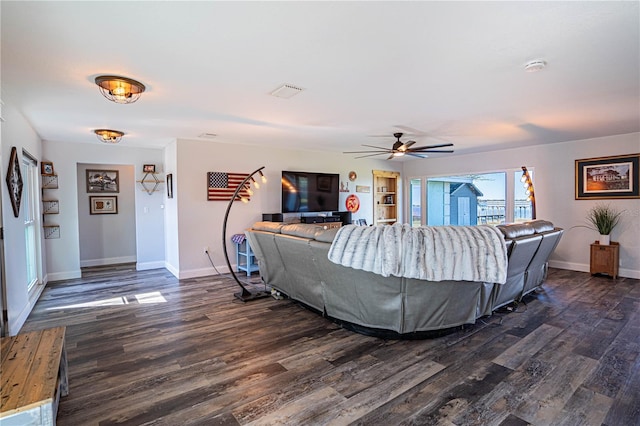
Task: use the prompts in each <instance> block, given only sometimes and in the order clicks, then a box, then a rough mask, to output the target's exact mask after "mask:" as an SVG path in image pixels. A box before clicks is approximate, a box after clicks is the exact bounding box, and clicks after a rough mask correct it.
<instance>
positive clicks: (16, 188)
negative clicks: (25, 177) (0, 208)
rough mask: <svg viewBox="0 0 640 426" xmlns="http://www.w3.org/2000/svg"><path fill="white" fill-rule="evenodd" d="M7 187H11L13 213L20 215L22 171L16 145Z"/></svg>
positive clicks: (12, 153) (11, 159)
mask: <svg viewBox="0 0 640 426" xmlns="http://www.w3.org/2000/svg"><path fill="white" fill-rule="evenodd" d="M7 187H8V188H9V198H11V207H13V215H14V216H15V217H18V216H20V200H21V199H22V173H20V161H19V160H18V151H17V150H16V147H15V146H14V147H12V148H11V157H10V159H9V167H7Z"/></svg>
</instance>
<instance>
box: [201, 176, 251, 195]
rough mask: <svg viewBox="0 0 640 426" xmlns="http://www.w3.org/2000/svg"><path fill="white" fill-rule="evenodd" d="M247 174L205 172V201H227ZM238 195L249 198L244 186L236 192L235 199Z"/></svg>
mask: <svg viewBox="0 0 640 426" xmlns="http://www.w3.org/2000/svg"><path fill="white" fill-rule="evenodd" d="M247 176H249V174H248V173H226V172H207V201H229V200H230V199H231V196H232V195H233V193H234V192H235V191H236V188H237V187H238V185H240V184H241V183H242V181H243V180H244V179H245V178H246V177H247ZM240 197H244V198H246V199H247V200H249V199H250V198H249V193H248V192H247V190H246V188H245V189H241V190H240V192H238V197H236V200H239V199H240Z"/></svg>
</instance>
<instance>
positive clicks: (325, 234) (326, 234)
mask: <svg viewBox="0 0 640 426" xmlns="http://www.w3.org/2000/svg"><path fill="white" fill-rule="evenodd" d="M339 230H340V228H331V229H324V230H322V231H320V232H318V233H317V234H316V241H320V242H322V243H332V242H333V240H334V239H335V238H336V234H337V233H338V231H339Z"/></svg>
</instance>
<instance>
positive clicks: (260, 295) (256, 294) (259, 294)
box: [233, 290, 271, 302]
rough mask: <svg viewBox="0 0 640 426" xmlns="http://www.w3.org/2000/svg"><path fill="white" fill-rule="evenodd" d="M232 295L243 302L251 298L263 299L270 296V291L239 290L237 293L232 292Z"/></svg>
mask: <svg viewBox="0 0 640 426" xmlns="http://www.w3.org/2000/svg"><path fill="white" fill-rule="evenodd" d="M233 295H234V296H235V297H236V298H237V299H240V300H242V301H243V302H249V301H251V300H256V299H264V298H265V297H270V296H271V292H270V291H266V290H260V291H241V292H239V293H233Z"/></svg>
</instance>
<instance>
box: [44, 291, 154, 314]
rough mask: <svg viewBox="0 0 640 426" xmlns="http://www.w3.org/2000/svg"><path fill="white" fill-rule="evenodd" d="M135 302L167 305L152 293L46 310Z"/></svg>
mask: <svg viewBox="0 0 640 426" xmlns="http://www.w3.org/2000/svg"><path fill="white" fill-rule="evenodd" d="M135 302H137V303H138V304H140V305H142V304H152V303H167V299H165V298H164V296H163V295H162V293H160V292H159V291H152V292H150V293H141V294H136V295H134V296H133V298H129V297H127V296H120V297H112V298H110V299H103V300H95V301H93V302H84V303H76V304H74V305H66V306H55V307H51V308H47V310H48V311H53V310H56V309H79V308H99V307H103V306H118V305H130V304H132V303H135Z"/></svg>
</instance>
